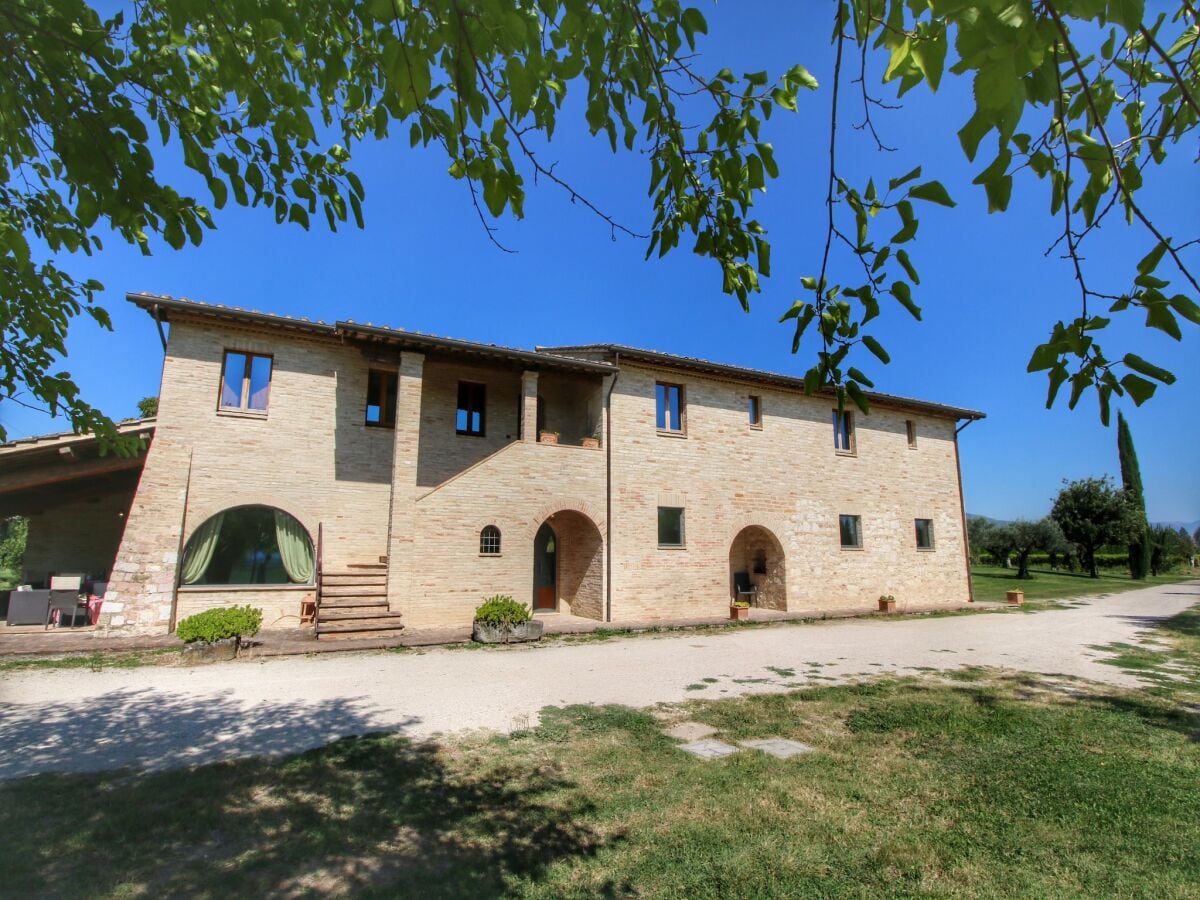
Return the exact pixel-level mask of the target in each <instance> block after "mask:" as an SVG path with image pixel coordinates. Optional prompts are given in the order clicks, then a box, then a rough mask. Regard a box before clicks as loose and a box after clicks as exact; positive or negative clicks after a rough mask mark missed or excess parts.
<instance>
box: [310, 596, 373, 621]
mask: <svg viewBox="0 0 1200 900" xmlns="http://www.w3.org/2000/svg"><path fill="white" fill-rule="evenodd" d="M387 605H388V603H387V597H322V598H321V615H322V616H323V615H325V613H327V612H329V611H330V610H334V609H352V608H356V607H366V606H371V607H376V608H381V609H387Z"/></svg>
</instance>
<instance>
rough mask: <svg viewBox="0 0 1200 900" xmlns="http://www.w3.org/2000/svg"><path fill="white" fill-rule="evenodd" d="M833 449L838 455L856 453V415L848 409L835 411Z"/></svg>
mask: <svg viewBox="0 0 1200 900" xmlns="http://www.w3.org/2000/svg"><path fill="white" fill-rule="evenodd" d="M833 449H834V450H835V451H837V452H838V453H843V454H850V455H853V453H854V413H852V412H850V410H848V409H844V410H842V411H841V412H838V411H837V410H836V409H835V410H834V411H833Z"/></svg>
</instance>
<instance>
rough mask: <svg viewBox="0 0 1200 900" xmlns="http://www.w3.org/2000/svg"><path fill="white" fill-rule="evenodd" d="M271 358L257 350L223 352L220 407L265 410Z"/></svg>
mask: <svg viewBox="0 0 1200 900" xmlns="http://www.w3.org/2000/svg"><path fill="white" fill-rule="evenodd" d="M271 365H272V359H271V357H269V356H263V355H262V354H258V353H242V352H239V351H236V350H226V351H225V361H224V364H223V366H222V369H221V397H220V400H219V404H218V405H219V406H220V408H221V409H243V410H249V411H251V412H262V413H265V412H266V411H267V402H268V400H269V398H270V394H271Z"/></svg>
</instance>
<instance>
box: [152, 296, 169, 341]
mask: <svg viewBox="0 0 1200 900" xmlns="http://www.w3.org/2000/svg"><path fill="white" fill-rule="evenodd" d="M150 314H151V315H152V316H154V324H155V325H157V326H158V339H159V340H160V341H162V345H163V353H166V352H167V333H166V332H165V331H163V326H162V318H161V317H160V316H159V314H158V304H157V303H155V304H154V306H152V307H151V313H150Z"/></svg>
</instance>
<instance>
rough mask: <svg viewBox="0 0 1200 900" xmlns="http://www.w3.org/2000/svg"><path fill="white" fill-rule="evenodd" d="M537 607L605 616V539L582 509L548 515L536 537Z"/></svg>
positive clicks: (535, 591)
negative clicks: (580, 510)
mask: <svg viewBox="0 0 1200 900" xmlns="http://www.w3.org/2000/svg"><path fill="white" fill-rule="evenodd" d="M533 608H534V610H535V611H536V610H541V611H550V610H559V611H560V612H568V611H569V612H570V613H571V614H572V615H576V616H585V617H587V618H589V619H597V620H602V619H603V618H604V541H603V539H602V538H601V536H600V529H599V528H597V527H596V523H594V522H593V521H592V520H591V519H589V518H588V517H587V516H585V515H584V514H583V513H581V512H577V511H575V510H572V509H565V510H560V511H559V512H556V513H555V514H554V515H552V516H550V517H549V518H547V519H546V521H545V522H543V523H542V525H541V527H540V528H539V529H538V530H537V534H536V535H535V536H534V539H533Z"/></svg>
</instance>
